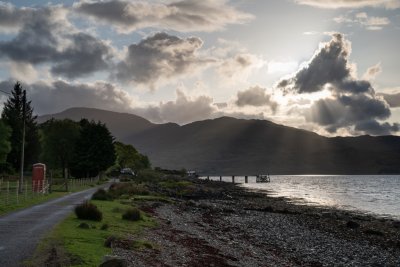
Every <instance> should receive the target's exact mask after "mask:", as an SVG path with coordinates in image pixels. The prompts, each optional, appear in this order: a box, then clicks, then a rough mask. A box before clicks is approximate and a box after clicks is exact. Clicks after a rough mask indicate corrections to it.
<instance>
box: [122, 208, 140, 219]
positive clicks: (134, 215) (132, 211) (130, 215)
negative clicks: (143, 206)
mask: <svg viewBox="0 0 400 267" xmlns="http://www.w3.org/2000/svg"><path fill="white" fill-rule="evenodd" d="M140 218H141V216H140V210H138V209H137V208H129V209H128V210H126V211H125V212H124V214H122V219H124V220H128V221H139V220H140Z"/></svg>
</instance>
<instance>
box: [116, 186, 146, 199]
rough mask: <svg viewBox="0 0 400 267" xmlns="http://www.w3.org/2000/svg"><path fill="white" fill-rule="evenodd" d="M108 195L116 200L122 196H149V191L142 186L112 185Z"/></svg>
mask: <svg viewBox="0 0 400 267" xmlns="http://www.w3.org/2000/svg"><path fill="white" fill-rule="evenodd" d="M108 194H109V195H111V196H112V197H114V198H120V197H121V196H122V195H128V196H132V195H148V194H149V190H148V189H147V188H146V187H145V186H144V185H142V184H134V183H120V184H112V185H111V186H110V190H109V192H108Z"/></svg>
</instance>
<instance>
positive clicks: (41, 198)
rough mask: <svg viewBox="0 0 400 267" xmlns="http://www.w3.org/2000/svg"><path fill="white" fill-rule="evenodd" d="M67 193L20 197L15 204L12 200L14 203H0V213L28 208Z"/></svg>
mask: <svg viewBox="0 0 400 267" xmlns="http://www.w3.org/2000/svg"><path fill="white" fill-rule="evenodd" d="M66 194H68V193H67V192H53V193H51V194H45V195H43V194H41V195H38V196H36V197H34V198H27V199H25V200H24V199H23V197H22V199H20V200H19V203H18V204H17V203H16V201H13V202H14V203H12V204H11V203H10V204H6V205H0V215H3V214H6V213H9V212H12V211H17V210H20V209H24V208H28V207H31V206H34V205H37V204H40V203H43V202H46V201H49V200H52V199H55V198H59V197H62V196H65V195H66Z"/></svg>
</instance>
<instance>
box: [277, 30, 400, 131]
mask: <svg viewBox="0 0 400 267" xmlns="http://www.w3.org/2000/svg"><path fill="white" fill-rule="evenodd" d="M320 47H321V48H320V49H319V50H318V51H317V52H316V53H315V54H314V56H313V57H312V59H311V60H310V61H309V62H308V64H307V65H306V66H304V67H303V68H302V69H300V70H299V71H298V72H297V73H296V74H294V75H293V76H292V77H289V78H288V79H284V80H281V81H280V82H279V83H278V85H277V86H278V88H280V89H282V90H283V91H286V93H288V92H294V93H298V94H303V93H309V94H310V93H316V92H321V91H323V90H329V91H330V96H326V97H324V98H321V99H319V100H316V101H314V103H313V104H312V105H311V107H310V109H309V110H308V111H305V112H304V116H305V118H306V120H307V121H308V122H312V123H315V124H317V125H320V126H322V127H323V128H324V129H325V130H327V131H328V132H330V133H336V132H338V131H339V130H343V129H346V130H347V131H348V132H352V133H355V134H357V133H358V134H360V133H367V134H389V133H391V132H396V131H397V130H398V125H396V124H393V125H390V124H389V123H386V122H384V123H382V122H380V121H383V120H386V119H388V118H389V117H390V115H391V111H390V107H389V105H388V103H387V102H386V101H385V99H384V98H383V97H380V96H378V95H376V94H375V90H374V89H373V87H372V85H371V84H370V82H369V81H367V80H362V79H361V80H360V79H357V78H356V77H355V74H354V73H355V68H356V66H355V65H354V64H350V63H349V60H348V58H349V55H350V52H351V44H350V43H349V42H348V41H347V40H345V38H344V36H343V35H341V34H338V33H336V34H333V35H332V40H331V41H329V42H327V43H324V44H322V45H321V46H320ZM379 71H380V66H379V64H378V65H376V66H374V68H371V69H370V71H369V72H370V74H371V75H373V74H376V73H378V72H379Z"/></svg>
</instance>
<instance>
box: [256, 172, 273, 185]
mask: <svg viewBox="0 0 400 267" xmlns="http://www.w3.org/2000/svg"><path fill="white" fill-rule="evenodd" d="M256 182H257V183H269V182H271V178H270V177H269V174H259V175H257V176H256Z"/></svg>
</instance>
